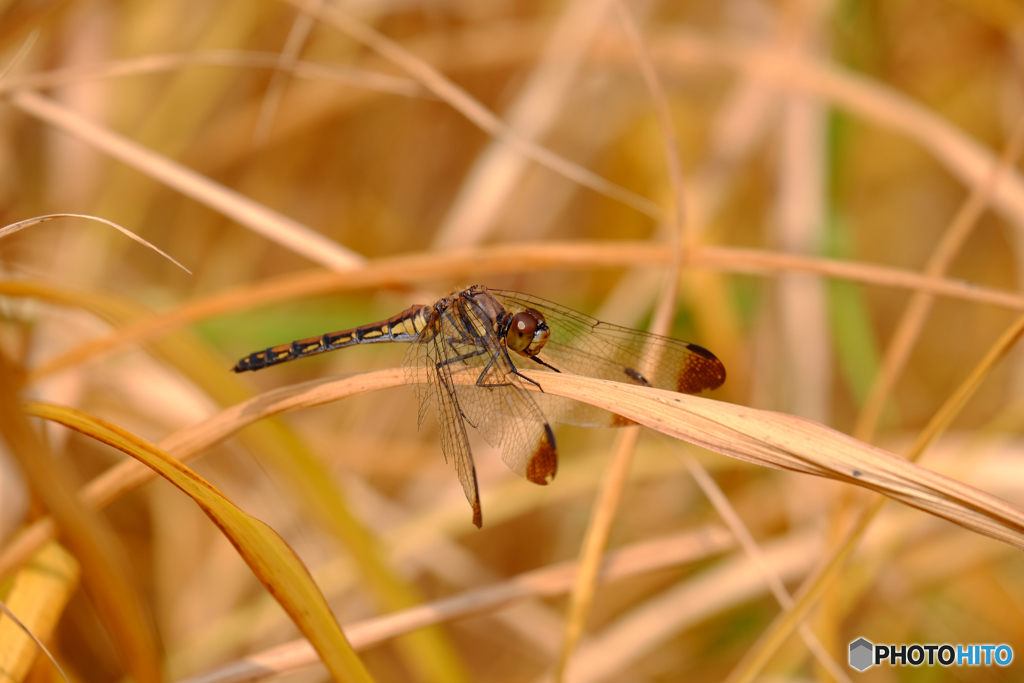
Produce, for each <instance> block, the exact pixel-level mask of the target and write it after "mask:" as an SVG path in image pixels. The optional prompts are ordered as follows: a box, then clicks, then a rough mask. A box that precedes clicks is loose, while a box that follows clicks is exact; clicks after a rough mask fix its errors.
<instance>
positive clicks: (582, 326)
mask: <svg viewBox="0 0 1024 683" xmlns="http://www.w3.org/2000/svg"><path fill="white" fill-rule="evenodd" d="M489 291H490V293H491V294H493V295H494V297H495V298H496V299H497V300H498V301H499V302H501V304H502V305H503V306H504V307H505V308H506V309H508V310H510V311H515V310H517V309H523V308H532V309H535V310H537V311H539V312H540V313H542V314H543V315H544V317H545V319H546V320H547V325H548V327H549V328H550V330H551V336H550V338H549V340H548V342H547V343H546V344H545V345H544V348H543V349H542V350H541V352H540V353H539V354H538V358H539V359H540V360H543V361H544V362H545V363H548V364H549V365H551V366H552V367H554V368H556V369H558V370H559V371H561V372H569V373H573V374H579V375H586V376H588V377H597V378H600V379H608V380H612V381H615V382H626V383H629V384H637V385H642V386H643V385H647V386H653V387H657V388H659V389H668V390H670V391H679V392H682V393H686V394H695V393H698V392H701V391H705V390H709V389H716V388H718V387H719V386H721V385H722V383H723V382H724V381H725V367H724V366H723V365H722V362H721V361H719V360H718V359H717V358H716V357H715V356H714V355H713V354H712V353H711V352H710V351H708V350H706V349H704V348H703V347H701V346H698V345H696V344H690V343H688V342H684V341H680V340H678V339H672V338H670V337H661V336H658V335H653V334H648V333H647V332H641V331H640V330H634V329H630V328H628V327H620V326H618V325H612V324H609V323H605V322H601V321H600V320H597V319H596V318H591V317H590V316H587V315H584V314H582V313H579V312H577V311H574V310H572V309H570V308H566V307H564V306H560V305H558V304H556V303H552V302H550V301H546V300H544V299H540V298H538V297H535V296H531V295H529V294H522V293H520V292H510V291H503V290H489ZM512 357H513V359H514V362H515V363H516V364H517V365H518V366H519V367H522V368H532V369H543V366H541V365H540V364H538V363H535V362H533V361H531V360H529V359H527V358H523V357H522V356H519V355H518V354H513V355H512ZM538 400H539V402H540V403H541V405H542V406H543V407H544V409H545V412H546V413H547V414H548V416H549V417H551V418H552V419H554V420H556V421H558V422H564V423H567V424H575V425H580V426H585V427H596V426H621V425H623V424H629V421H628V420H624V419H623V418H620V417H618V416H615V415H612V414H611V413H608V412H606V411H603V410H600V409H597V408H594V407H593V406H588V405H586V404H582V403H579V402H577V401H568V400H565V399H560V398H559V397H556V396H550V395H543V396H542V397H541V398H539V399H538Z"/></svg>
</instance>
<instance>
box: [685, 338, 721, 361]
mask: <svg viewBox="0 0 1024 683" xmlns="http://www.w3.org/2000/svg"><path fill="white" fill-rule="evenodd" d="M686 345H687V346H688V347H690V350H691V351H693V352H694V353H696V354H697V355H698V356H704V357H705V358H708V359H710V360H718V357H717V356H715V354H713V353H711V352H710V351H708V350H707V349H705V348H704V347H703V346H698V345H697V344H690V343H689V342H687V344H686Z"/></svg>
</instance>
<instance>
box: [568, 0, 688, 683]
mask: <svg viewBox="0 0 1024 683" xmlns="http://www.w3.org/2000/svg"><path fill="white" fill-rule="evenodd" d="M614 6H615V9H616V14H617V15H618V18H619V21H620V23H621V24H622V27H623V29H624V30H625V32H626V34H627V36H629V40H630V42H631V43H632V45H633V48H634V50H635V52H636V58H637V63H638V65H639V68H640V72H641V73H642V75H643V77H644V81H645V82H646V84H647V88H648V90H649V91H650V93H651V98H652V100H653V102H654V109H655V111H656V113H657V118H658V126H659V129H660V132H661V135H662V139H663V141H664V150H665V164H666V166H667V168H668V176H669V181H670V185H671V187H672V208H671V209H670V212H669V216H670V218H671V223H670V224H671V225H672V228H673V229H671V230H670V231H669V234H670V236H671V241H670V245H671V253H672V260H671V263H670V265H669V269H668V271H667V273H666V275H665V284H664V286H663V289H662V292H661V296H660V297H659V299H658V305H657V307H656V309H655V313H654V319H653V320H652V322H651V327H650V330H649V331H650V332H651V333H653V334H658V335H667V334H668V332H669V329H670V327H671V324H672V318H673V316H674V315H675V310H676V304H677V300H678V295H679V282H680V273H681V271H682V266H683V263H684V262H685V260H686V258H687V256H688V255H689V253H690V251H691V249H692V247H693V244H692V243H691V242H692V241H693V240H694V239H695V235H694V234H693V231H692V230H690V229H688V227H687V221H686V213H685V211H686V205H685V194H684V188H683V171H682V163H681V162H680V160H679V144H678V142H677V140H676V135H675V130H674V124H673V123H672V113H671V111H670V110H669V104H668V98H667V97H666V96H665V91H664V89H663V88H662V87H661V83H660V82H659V80H658V76H657V73H655V71H654V64H653V63H652V61H651V58H650V55H649V54H648V52H647V49H646V47H645V46H644V41H643V37H642V36H641V34H640V29H639V28H638V27H637V25H636V21H635V19H634V18H633V15H632V12H631V11H630V9H629V7H628V6H627V5H626V4H625V3H624V2H623V1H622V0H617V1H616V2H615V5H614ZM658 360H659V359H658V357H657V356H656V355H654V356H652V357H651V358H650V359H649V364H650V365H651V366H653V365H655V364H656V363H657V362H658ZM649 370H650V368H642V369H641V372H649ZM639 438H640V432H639V429H638V428H635V427H630V428H627V431H625V432H624V433H622V434H621V436H620V437H619V438H618V439H617V443H616V447H615V452H614V456H613V458H612V462H611V464H610V465H609V467H608V472H607V474H606V476H605V478H604V481H603V482H602V484H601V488H600V490H599V491H598V494H597V498H596V499H595V501H594V506H593V508H592V511H591V517H590V521H589V523H588V525H587V531H586V534H585V538H584V542H583V548H582V551H581V553H580V571H579V574H578V576H577V578H576V583H575V585H574V586H573V589H572V592H571V593H570V596H569V606H568V608H567V610H566V620H565V633H564V636H563V641H562V649H561V651H560V653H559V656H558V660H557V662H556V664H555V673H554V677H555V680H556V681H558V682H561V681H562V680H564V678H565V676H566V671H567V668H568V666H569V662H570V659H571V658H572V653H573V651H574V650H575V649H576V646H577V645H578V644H579V641H580V639H581V638H582V637H583V633H584V630H585V628H586V623H587V618H588V616H589V615H590V610H591V606H592V604H593V601H594V595H595V593H596V591H597V577H598V572H599V570H600V566H601V557H602V556H603V555H604V553H605V551H606V550H607V547H608V539H609V537H610V536H611V529H612V524H614V522H615V517H616V513H617V511H618V508H619V503H620V502H621V501H622V494H623V492H624V491H625V488H626V484H627V482H628V480H629V470H630V466H631V464H632V462H633V455H634V454H635V453H636V444H637V441H638V440H639Z"/></svg>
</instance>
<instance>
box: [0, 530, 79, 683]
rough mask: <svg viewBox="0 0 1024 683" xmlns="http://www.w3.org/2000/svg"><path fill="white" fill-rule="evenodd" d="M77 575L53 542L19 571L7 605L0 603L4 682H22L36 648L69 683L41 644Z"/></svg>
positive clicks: (71, 560)
mask: <svg viewBox="0 0 1024 683" xmlns="http://www.w3.org/2000/svg"><path fill="white" fill-rule="evenodd" d="M78 576H79V568H78V563H77V562H75V558H73V557H71V555H69V554H68V553H67V551H65V550H64V549H63V548H61V547H60V546H59V545H57V544H56V543H51V544H49V545H47V546H46V547H44V548H43V549H41V550H40V551H39V552H38V553H36V555H35V557H34V558H32V562H30V563H29V565H28V566H27V567H25V568H24V569H22V570H21V571H20V572H18V575H17V576H16V577H15V578H14V585H13V586H12V587H11V591H10V593H9V594H8V596H7V603H6V604H4V603H2V602H0V611H2V612H3V613H4V614H5V615H6V616H7V619H0V671H3V672H4V677H5V678H6V679H8V680H11V681H13V682H15V683H20V681H23V680H25V678H26V677H27V676H28V674H29V671H30V670H31V669H32V664H33V662H34V661H35V659H36V648H38V649H39V650H42V651H43V653H45V654H46V657H47V658H48V659H49V660H50V661H51V662H52V663H53V666H54V667H55V668H56V669H57V671H58V672H59V673H60V677H61V678H62V679H64V683H69V681H68V677H67V675H65V673H64V669H62V668H61V666H60V664H59V663H57V660H56V659H55V658H54V656H53V654H51V653H50V651H49V650H48V649H47V648H46V645H45V644H43V641H45V640H49V639H50V636H51V634H52V633H53V631H54V629H55V628H56V626H57V622H58V621H59V620H60V617H61V615H62V614H63V613H64V607H65V606H66V605H67V602H68V600H69V599H70V598H71V595H72V593H74V591H75V588H77V587H78ZM16 615H21V616H20V617H18V616H16Z"/></svg>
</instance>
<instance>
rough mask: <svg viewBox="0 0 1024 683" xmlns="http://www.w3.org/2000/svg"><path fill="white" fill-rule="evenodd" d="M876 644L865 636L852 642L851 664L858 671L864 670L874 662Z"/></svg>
mask: <svg viewBox="0 0 1024 683" xmlns="http://www.w3.org/2000/svg"><path fill="white" fill-rule="evenodd" d="M874 650H875V646H874V645H872V644H871V643H870V642H869V641H868V640H865V639H864V638H858V639H857V640H855V641H853V642H852V643H850V666H852V667H853V668H854V669H856V670H857V671H864V670H865V669H867V668H868V667H869V666H871V665H872V664H874V662H873V661H872V660H873V659H874Z"/></svg>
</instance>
